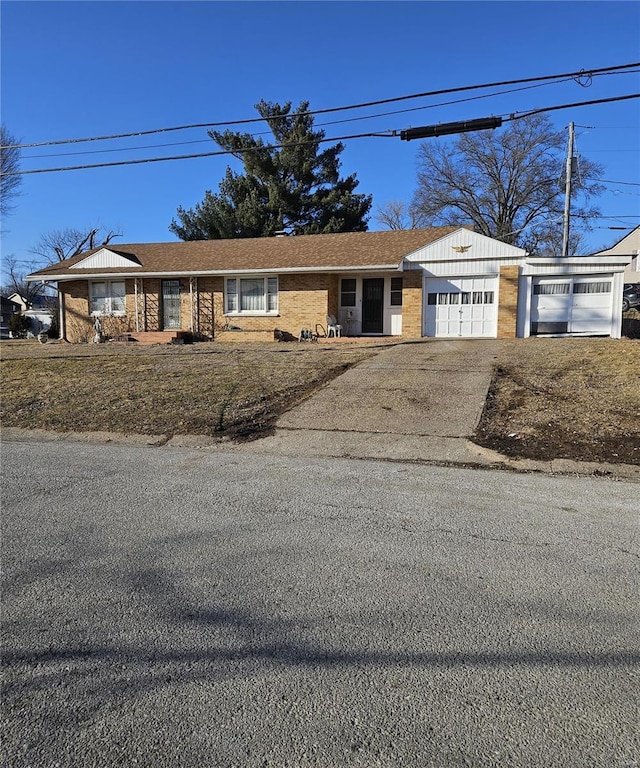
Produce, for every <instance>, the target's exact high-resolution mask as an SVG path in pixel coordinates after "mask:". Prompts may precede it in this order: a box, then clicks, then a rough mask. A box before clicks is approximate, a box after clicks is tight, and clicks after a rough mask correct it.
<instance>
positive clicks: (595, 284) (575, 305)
mask: <svg viewBox="0 0 640 768" xmlns="http://www.w3.org/2000/svg"><path fill="white" fill-rule="evenodd" d="M612 297H613V275H600V276H597V277H585V276H583V275H577V276H574V277H536V278H534V279H533V295H532V298H531V335H532V336H539V335H544V334H553V335H561V334H565V333H566V334H570V335H573V336H576V335H588V336H597V335H602V336H608V335H609V334H610V333H611V316H612Z"/></svg>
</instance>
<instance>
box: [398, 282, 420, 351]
mask: <svg viewBox="0 0 640 768" xmlns="http://www.w3.org/2000/svg"><path fill="white" fill-rule="evenodd" d="M402 335H403V336H405V337H407V338H409V339H420V338H422V270H421V269H409V270H407V271H406V272H403V273H402Z"/></svg>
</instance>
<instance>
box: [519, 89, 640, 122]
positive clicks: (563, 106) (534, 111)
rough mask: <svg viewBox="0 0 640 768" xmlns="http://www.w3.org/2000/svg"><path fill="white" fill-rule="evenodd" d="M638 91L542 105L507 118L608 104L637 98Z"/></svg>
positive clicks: (520, 117)
mask: <svg viewBox="0 0 640 768" xmlns="http://www.w3.org/2000/svg"><path fill="white" fill-rule="evenodd" d="M639 96H640V93H631V94H629V95H628V96H611V97H609V98H607V99H593V100H591V101H578V102H576V103H575V104H560V105H559V106H557V107H542V108H541V109H532V110H531V111H530V112H522V113H517V112H515V113H514V114H512V115H511V116H510V117H509V118H508V119H509V120H520V119H522V118H523V117H531V116H532V115H538V114H540V113H541V112H553V111H554V110H557V109H569V108H570V107H587V106H590V105H592V104H609V103H611V102H613V101H625V100H626V99H637V98H638V97H639Z"/></svg>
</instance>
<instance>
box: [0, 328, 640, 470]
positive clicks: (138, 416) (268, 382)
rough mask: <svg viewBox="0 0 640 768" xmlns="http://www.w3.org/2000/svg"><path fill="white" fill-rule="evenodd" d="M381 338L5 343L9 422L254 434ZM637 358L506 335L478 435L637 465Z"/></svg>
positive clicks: (508, 448)
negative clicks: (285, 341)
mask: <svg viewBox="0 0 640 768" xmlns="http://www.w3.org/2000/svg"><path fill="white" fill-rule="evenodd" d="M345 341H346V340H345ZM384 343H393V341H392V340H372V341H370V342H368V343H362V342H360V343H355V342H354V343H343V344H335V345H323V344H298V343H291V344H277V343H268V344H242V345H234V346H231V345H228V344H224V345H223V344H214V343H203V344H195V345H185V346H172V345H163V346H151V347H143V346H140V347H135V346H131V345H127V346H124V345H117V344H104V345H93V344H84V345H70V344H57V343H56V344H52V343H49V344H45V345H40V344H38V343H37V342H36V341H11V342H5V343H3V344H2V346H1V348H0V359H1V366H2V404H1V416H2V424H3V426H6V427H22V428H27V429H33V428H40V429H48V430H53V431H64V432H73V431H78V432H86V431H107V432H119V433H125V434H143V435H159V436H166V437H171V436H173V435H187V434H191V435H213V436H220V437H223V436H224V437H228V438H233V439H252V438H256V437H260V436H261V435H264V434H266V433H268V432H269V431H270V430H272V429H273V426H274V423H275V421H276V419H277V417H278V416H279V415H280V414H281V413H282V412H283V411H285V410H287V409H288V408H290V407H291V406H292V405H294V404H295V403H297V402H300V401H301V400H302V399H304V398H305V397H307V396H308V395H309V394H310V393H311V392H313V391H314V390H315V389H317V388H318V387H320V386H322V385H323V384H324V383H325V382H326V381H328V380H330V379H332V378H333V377H335V376H337V375H339V374H340V373H341V372H342V371H344V370H346V368H347V367H349V366H353V365H357V364H358V363H360V362H361V361H362V360H364V359H366V358H367V357H369V356H371V355H373V354H375V353H376V352H377V351H378V349H379V347H380V345H381V344H384ZM639 364H640V341H638V340H633V339H622V340H619V341H616V340H611V339H601V338H595V339H592V338H583V339H542V338H533V339H528V340H513V341H505V342H500V353H499V358H498V360H497V364H496V372H495V375H494V380H493V384H492V387H491V390H490V393H489V397H488V399H487V404H486V407H485V411H484V414H483V417H482V420H481V422H480V425H479V427H478V431H477V434H476V438H475V439H476V442H478V443H479V444H481V445H485V446H487V447H490V448H493V449H495V450H498V451H500V452H502V453H505V454H507V455H511V456H524V457H529V458H536V459H551V458H561V457H563V458H572V459H582V460H589V461H609V462H613V463H616V462H623V463H629V464H640V384H639V381H640V380H639V378H638V372H639Z"/></svg>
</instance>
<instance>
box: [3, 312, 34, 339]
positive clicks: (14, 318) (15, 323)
mask: <svg viewBox="0 0 640 768" xmlns="http://www.w3.org/2000/svg"><path fill="white" fill-rule="evenodd" d="M8 325H9V332H10V333H11V335H12V336H13V338H14V339H26V338H27V333H28V332H29V331H30V330H31V320H30V319H29V318H28V317H25V316H24V315H21V314H20V313H18V314H15V315H11V317H10V318H9V323H8Z"/></svg>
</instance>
